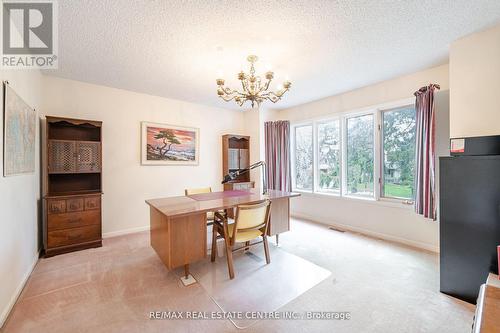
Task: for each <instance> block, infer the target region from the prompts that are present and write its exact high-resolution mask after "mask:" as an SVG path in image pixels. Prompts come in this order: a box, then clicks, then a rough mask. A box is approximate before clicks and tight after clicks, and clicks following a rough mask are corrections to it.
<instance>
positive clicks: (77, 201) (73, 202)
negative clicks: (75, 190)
mask: <svg viewBox="0 0 500 333" xmlns="http://www.w3.org/2000/svg"><path fill="white" fill-rule="evenodd" d="M82 210H83V198H74V199H68V200H66V211H67V212H80V211H82Z"/></svg>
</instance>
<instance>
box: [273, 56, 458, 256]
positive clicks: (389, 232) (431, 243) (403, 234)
mask: <svg viewBox="0 0 500 333" xmlns="http://www.w3.org/2000/svg"><path fill="white" fill-rule="evenodd" d="M431 82H432V83H438V84H440V85H441V90H442V91H443V92H441V93H439V94H438V95H441V94H442V95H441V96H440V97H438V98H436V109H437V113H438V116H437V119H436V126H437V130H436V131H437V140H438V141H439V143H438V147H437V148H438V149H439V151H438V155H440V154H446V153H447V144H448V139H449V138H448V137H449V129H448V127H449V124H448V112H449V110H448V109H449V106H448V93H447V92H446V91H447V90H448V89H449V81H448V66H447V65H443V66H439V67H435V68H431V69H428V70H425V71H421V72H417V73H414V74H411V75H407V76H403V77H400V78H396V79H393V80H389V81H384V82H381V83H378V84H375V85H371V86H367V87H364V88H361V89H357V90H353V91H350V92H347V93H344V94H341V95H336V96H332V97H328V98H325V99H322V100H319V101H315V102H311V103H307V104H303V105H300V106H297V107H293V108H290V109H286V110H281V111H279V112H277V114H276V115H275V118H276V119H278V118H279V119H289V120H291V121H292V123H293V122H300V121H303V120H308V119H312V118H317V117H321V116H326V115H331V114H335V113H338V112H346V111H352V110H358V109H363V108H368V107H374V106H377V105H383V104H386V103H391V102H394V101H398V100H404V99H408V98H412V97H413V92H414V91H416V90H417V89H418V88H420V87H422V86H425V85H427V84H429V83H431ZM443 147H445V148H443ZM291 211H292V214H293V215H295V216H298V217H303V218H308V219H311V220H314V221H318V222H322V223H325V224H332V225H337V226H340V227H342V228H345V229H351V230H354V231H360V232H363V233H366V234H371V235H374V236H377V237H381V238H385V239H389V240H395V241H399V242H403V243H407V244H410V245H413V246H418V247H421V248H425V249H428V250H432V251H436V252H437V251H438V244H439V225H438V223H437V222H433V221H430V220H426V219H424V218H422V217H421V216H419V215H417V214H415V213H414V212H413V209H412V207H408V206H404V205H402V204H393V203H382V202H373V201H366V200H361V199H348V198H339V197H334V196H326V195H320V194H303V195H302V196H301V197H299V198H295V199H293V200H292V204H291Z"/></svg>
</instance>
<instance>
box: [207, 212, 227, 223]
mask: <svg viewBox="0 0 500 333" xmlns="http://www.w3.org/2000/svg"><path fill="white" fill-rule="evenodd" d="M217 212H218V213H219V214H222V215H224V216H226V212H225V211H224V210H218V211H217ZM214 219H215V212H208V213H207V220H209V221H213V220H214Z"/></svg>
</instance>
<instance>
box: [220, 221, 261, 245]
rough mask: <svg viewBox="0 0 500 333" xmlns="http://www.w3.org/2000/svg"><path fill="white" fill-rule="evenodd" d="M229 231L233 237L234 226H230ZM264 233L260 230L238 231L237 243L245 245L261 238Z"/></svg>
mask: <svg viewBox="0 0 500 333" xmlns="http://www.w3.org/2000/svg"><path fill="white" fill-rule="evenodd" d="M227 229H228V231H229V235H230V236H231V235H232V234H233V229H234V224H230V225H228V226H227ZM262 233H263V231H262V230H258V229H253V230H238V233H237V234H236V238H235V240H234V241H235V242H236V243H243V242H247V241H250V240H252V239H255V238H257V237H259V236H262Z"/></svg>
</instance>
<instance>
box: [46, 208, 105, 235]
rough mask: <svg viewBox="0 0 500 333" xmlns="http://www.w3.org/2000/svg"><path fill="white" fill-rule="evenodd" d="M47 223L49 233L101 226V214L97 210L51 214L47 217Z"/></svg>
mask: <svg viewBox="0 0 500 333" xmlns="http://www.w3.org/2000/svg"><path fill="white" fill-rule="evenodd" d="M47 222H48V230H49V231H53V230H59V229H66V228H75V227H83V226H88V225H94V224H97V225H99V224H101V212H100V211H99V210H89V211H83V212H72V213H65V214H52V215H49V216H48V218H47Z"/></svg>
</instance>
